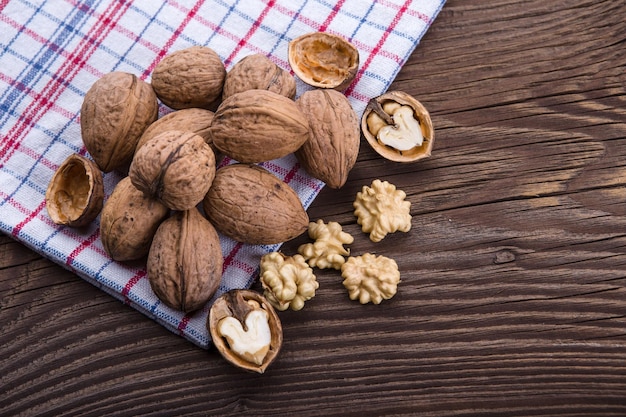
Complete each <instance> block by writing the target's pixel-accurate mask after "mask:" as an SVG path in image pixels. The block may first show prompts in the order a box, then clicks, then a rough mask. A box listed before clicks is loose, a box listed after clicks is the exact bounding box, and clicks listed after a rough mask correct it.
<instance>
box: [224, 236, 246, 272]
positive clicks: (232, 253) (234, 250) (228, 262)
mask: <svg viewBox="0 0 626 417" xmlns="http://www.w3.org/2000/svg"><path fill="white" fill-rule="evenodd" d="M242 247H243V243H241V242H237V243H236V244H235V246H234V247H233V248H232V249H231V250H230V252H229V253H228V255H226V257H225V258H224V264H223V265H222V274H223V273H224V272H226V270H227V269H228V267H229V266H230V265H231V264H232V263H233V259H235V256H236V255H237V252H239V250H240V249H241V248H242Z"/></svg>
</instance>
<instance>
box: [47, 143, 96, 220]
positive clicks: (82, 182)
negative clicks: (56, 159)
mask: <svg viewBox="0 0 626 417" xmlns="http://www.w3.org/2000/svg"><path fill="white" fill-rule="evenodd" d="M103 201H104V186H103V183H102V172H100V168H98V165H96V163H95V162H93V161H91V160H89V159H87V158H85V157H83V156H80V155H78V154H72V155H70V156H69V157H68V158H67V159H66V160H65V161H63V163H62V164H61V166H60V167H59V168H58V169H57V170H56V172H55V173H54V175H53V176H52V179H51V180H50V183H49V185H48V189H47V190H46V209H47V210H48V214H49V215H50V218H51V219H52V221H53V222H55V223H56V224H63V225H68V226H72V227H82V226H85V225H87V224H89V223H90V222H91V221H93V220H94V219H95V218H96V217H97V216H98V214H99V213H100V211H101V210H102V205H103Z"/></svg>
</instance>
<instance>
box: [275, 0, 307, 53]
mask: <svg viewBox="0 0 626 417" xmlns="http://www.w3.org/2000/svg"><path fill="white" fill-rule="evenodd" d="M305 4H306V3H302V4H301V5H300V7H299V8H298V10H296V14H295V15H294V16H293V17H292V18H291V20H290V21H289V24H288V25H287V28H286V29H285V32H284V33H281V34H279V35H278V36H277V37H276V42H275V43H274V45H273V46H272V47H271V48H270V50H269V51H268V55H272V54H274V53H275V52H276V48H278V45H280V43H281V42H283V41H287V42H288V41H289V40H290V39H287V38H286V37H285V34H286V33H288V32H289V31H290V30H291V27H292V26H293V24H294V23H295V22H296V21H297V20H298V16H299V15H300V13H301V12H302V9H304V5H305Z"/></svg>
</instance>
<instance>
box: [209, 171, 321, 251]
mask: <svg viewBox="0 0 626 417" xmlns="http://www.w3.org/2000/svg"><path fill="white" fill-rule="evenodd" d="M202 205H203V208H204V212H205V214H206V216H207V217H208V218H209V220H211V222H212V223H213V224H214V225H215V227H216V228H217V229H218V230H219V231H220V232H222V233H223V234H224V235H226V236H228V237H230V238H232V239H234V240H236V241H239V242H245V243H252V244H274V243H281V242H285V241H287V240H290V239H293V238H295V237H296V236H299V235H301V234H302V233H304V232H305V231H306V230H307V228H308V225H309V216H308V215H307V213H306V211H305V209H304V207H303V206H302V203H301V202H300V198H299V197H298V194H296V192H295V191H294V190H293V189H292V188H291V187H289V185H288V184H285V183H284V182H283V181H281V180H280V179H279V178H277V177H276V176H275V175H273V174H272V173H270V172H269V171H267V170H266V169H264V168H262V167H259V166H257V165H245V164H233V165H228V166H225V167H222V168H220V169H218V170H217V173H216V175H215V180H214V181H213V185H212V186H211V189H210V190H209V192H208V193H207V195H206V197H205V198H204V201H203V204H202Z"/></svg>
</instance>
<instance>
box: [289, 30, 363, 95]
mask: <svg viewBox="0 0 626 417" xmlns="http://www.w3.org/2000/svg"><path fill="white" fill-rule="evenodd" d="M288 54H289V64H290V65H291V68H292V69H293V72H294V73H295V74H296V75H297V76H298V77H299V78H300V79H301V80H302V81H304V82H305V83H307V84H309V85H312V86H313V87H318V88H333V89H335V90H339V91H341V90H344V89H346V88H347V87H348V86H349V85H350V83H351V82H352V80H353V79H354V77H355V76H356V73H357V70H358V69H359V51H358V50H357V49H356V48H355V47H354V46H353V45H352V44H351V43H350V42H348V41H347V40H345V39H344V38H342V37H340V36H337V35H331V34H330V33H323V32H313V33H309V34H306V35H302V36H300V37H298V38H296V39H294V40H292V41H291V42H289V48H288Z"/></svg>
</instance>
